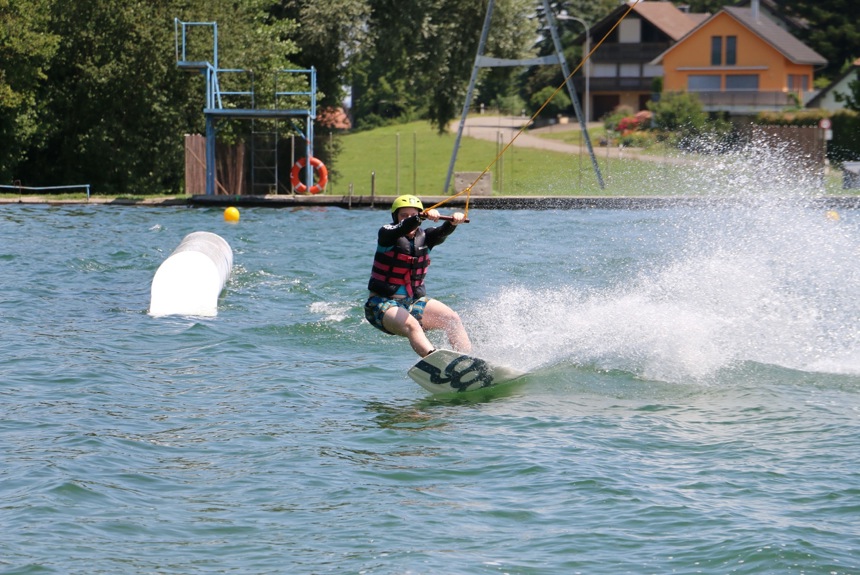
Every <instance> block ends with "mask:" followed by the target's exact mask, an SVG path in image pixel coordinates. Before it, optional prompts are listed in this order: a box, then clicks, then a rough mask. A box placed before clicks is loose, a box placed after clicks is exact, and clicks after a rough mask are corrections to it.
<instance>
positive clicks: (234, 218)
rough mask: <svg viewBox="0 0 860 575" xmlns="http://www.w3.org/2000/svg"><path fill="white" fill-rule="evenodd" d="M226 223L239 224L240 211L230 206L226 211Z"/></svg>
mask: <svg viewBox="0 0 860 575" xmlns="http://www.w3.org/2000/svg"><path fill="white" fill-rule="evenodd" d="M224 221H226V222H238V221H239V210H237V209H236V208H234V207H233V206H230V207H229V208H227V209H226V210H224Z"/></svg>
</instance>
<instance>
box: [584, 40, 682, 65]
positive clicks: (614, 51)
mask: <svg viewBox="0 0 860 575" xmlns="http://www.w3.org/2000/svg"><path fill="white" fill-rule="evenodd" d="M668 49H669V43H668V42H642V43H639V44H601V45H600V47H599V48H598V49H597V50H595V51H594V54H593V55H592V56H591V58H592V60H593V61H594V62H624V63H625V64H627V63H630V64H632V63H635V62H650V61H651V60H653V59H654V58H656V57H657V56H659V55H660V54H662V53H663V52H665V51H666V50H668Z"/></svg>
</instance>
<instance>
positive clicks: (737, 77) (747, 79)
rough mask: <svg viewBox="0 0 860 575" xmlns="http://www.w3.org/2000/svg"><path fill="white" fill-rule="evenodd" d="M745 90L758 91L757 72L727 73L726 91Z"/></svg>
mask: <svg viewBox="0 0 860 575" xmlns="http://www.w3.org/2000/svg"><path fill="white" fill-rule="evenodd" d="M729 90H743V91H747V92H750V91H752V92H757V91H758V75H756V74H727V75H726V91H729Z"/></svg>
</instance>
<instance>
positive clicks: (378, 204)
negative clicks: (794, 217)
mask: <svg viewBox="0 0 860 575" xmlns="http://www.w3.org/2000/svg"><path fill="white" fill-rule="evenodd" d="M421 198H422V199H423V200H424V202H425V203H427V204H434V203H438V202H441V201H443V200H446V199H448V202H446V207H452V208H454V207H462V206H464V205H465V202H466V199H465V197H464V196H460V197H456V198H450V197H449V196H421ZM393 199H394V196H339V195H318V196H298V195H287V194H284V195H268V196H251V195H240V196H228V195H214V196H208V195H198V196H164V197H148V198H140V199H135V198H114V197H98V196H91V197H90V198H89V199H87V198H74V199H68V198H56V199H54V198H50V197H46V196H20V197H0V205H12V204H45V205H54V206H60V205H110V206H148V207H181V206H185V207H224V208H226V207H228V206H237V207H266V208H297V207H337V208H345V209H351V208H387V207H388V206H389V205H391V202H392V200H393ZM787 201H788V200H786V202H787ZM757 203H758V202H757V201H756V200H755V198H742V197H713V196H492V197H491V196H477V197H472V198H471V199H470V200H469V207H470V208H476V209H502V210H574V209H660V208H667V207H677V206H686V207H707V206H714V205H731V204H739V205H754V204H757ZM804 204H805V205H808V206H809V207H821V208H839V209H860V195H847V194H846V195H844V196H843V195H829V196H819V197H815V198H810V199H808V200H807V201H805V202H804Z"/></svg>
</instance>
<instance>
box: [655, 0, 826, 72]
mask: <svg viewBox="0 0 860 575" xmlns="http://www.w3.org/2000/svg"><path fill="white" fill-rule="evenodd" d="M722 13H726V14H728V15H729V16H730V17H731V18H734V19H735V20H737V21H738V22H739V23H740V24H741V25H742V26H743V27H744V28H746V29H747V30H749V31H750V32H752V33H754V34H755V35H756V36H758V37H759V38H761V39H762V40H764V41H765V42H766V43H767V44H769V45H770V46H771V47H773V49H774V50H776V51H777V52H779V53H780V54H782V55H783V56H785V57H786V58H787V59H788V60H789V61H791V62H793V63H794V64H810V65H813V66H824V65H825V64H827V59H826V58H825V57H824V56H822V55H821V54H819V53H818V52H816V51H815V50H813V49H812V48H810V47H809V46H807V45H806V44H804V43H803V42H801V41H800V40H798V39H797V38H795V37H794V36H792V35H791V33H790V32H787V31H786V30H783V29H782V28H780V27H779V26H778V25H777V24H776V23H775V22H774V21H773V20H771V19H770V18H768V17H766V16H762V15H761V14H759V17H758V18H756V17H755V16H753V12H752V9H750V8H738V7H737V6H726V7H725V8H723V9H722V10H721V11H720V12H717V13H716V14H715V15H713V16H712V17H710V18H708V19H707V20H705V21H704V22H702V23H700V24H699V25H698V26H696V27H695V28H693V29H692V30H690V31H689V32H687V34H686V35H685V36H684V38H686V37H688V36H691V35H693V34H695V33H696V31H698V30H699V29H700V28H702V27H703V26H704V25H705V24H706V23H707V22H710V21H711V20H712V19H713V18H716V17H717V16H719V15H720V14H722ZM684 38H682V39H681V40H679V41H678V42H677V43H675V44H674V45H672V46H671V47H670V48H669V49H668V50H666V51H665V52H663V53H662V54H660V55H659V56H657V57H656V58H654V60H653V61H652V62H651V63H652V64H660V63H662V61H663V57H664V56H665V55H666V54H667V53H668V52H670V51H672V50H674V49H675V48H677V47H678V45H679V44H681V43H682V41H683V39H684Z"/></svg>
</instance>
